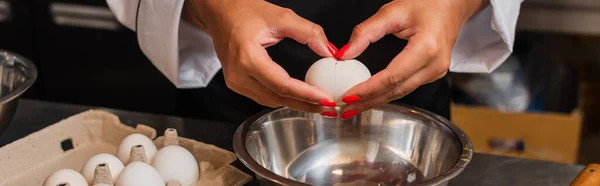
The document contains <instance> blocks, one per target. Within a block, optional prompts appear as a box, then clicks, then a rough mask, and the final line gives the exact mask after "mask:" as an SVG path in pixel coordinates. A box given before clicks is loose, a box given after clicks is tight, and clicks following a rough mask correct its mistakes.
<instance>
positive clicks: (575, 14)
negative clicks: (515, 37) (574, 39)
mask: <svg viewBox="0 0 600 186" xmlns="http://www.w3.org/2000/svg"><path fill="white" fill-rule="evenodd" d="M598 20H600V1H598V0H525V1H524V2H523V3H522V6H521V10H520V15H519V21H518V24H517V30H521V31H538V32H556V33H565V34H583V35H600V24H598Z"/></svg>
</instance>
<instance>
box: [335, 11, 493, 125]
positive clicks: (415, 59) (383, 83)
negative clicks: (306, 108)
mask: <svg viewBox="0 0 600 186" xmlns="http://www.w3.org/2000/svg"><path fill="white" fill-rule="evenodd" d="M488 4H489V0H456V1H448V0H395V1H392V2H390V3H388V4H386V5H384V6H383V7H381V9H380V10H379V11H378V12H377V13H376V14H375V15H373V16H372V17H370V18H369V19H367V20H365V21H364V22H362V23H361V24H359V25H357V26H356V27H355V28H354V31H353V33H352V36H351V38H350V41H349V43H348V45H349V46H348V47H347V49H346V51H345V54H344V55H343V56H342V58H343V59H352V58H355V57H357V56H358V55H360V54H361V53H362V52H363V51H364V50H365V49H366V48H367V47H368V46H369V44H370V43H373V42H376V41H378V40H379V39H381V38H382V37H384V36H385V35H387V34H394V35H395V36H396V37H399V38H401V39H406V40H408V44H407V45H406V47H405V48H404V50H403V51H402V52H400V54H398V55H397V56H396V57H395V58H394V59H393V60H392V61H391V62H390V64H389V65H388V66H387V68H386V69H384V70H382V71H380V72H379V73H377V74H375V75H373V76H372V77H371V78H369V79H368V80H367V81H365V82H363V83H360V84H358V85H356V86H354V87H353V88H351V89H350V90H349V91H348V92H347V93H346V94H345V96H347V97H345V98H346V99H345V100H346V101H349V102H353V103H351V104H349V105H348V106H346V107H345V108H344V113H343V114H342V118H343V119H349V118H351V117H353V116H354V115H356V113H360V112H362V111H365V110H368V109H371V108H373V107H376V106H378V105H382V104H385V103H387V102H389V101H392V100H395V99H398V98H401V97H403V96H406V95H407V94H409V93H410V92H412V91H413V90H415V89H416V88H417V87H419V86H421V85H423V84H427V83H430V82H433V81H435V80H437V79H439V78H442V77H444V76H445V75H446V72H447V71H448V68H449V66H450V57H451V54H452V47H453V45H454V42H455V40H456V38H457V36H458V33H459V30H460V28H461V27H462V26H463V25H464V24H465V23H466V21H467V20H468V19H469V18H470V17H471V16H473V15H474V14H476V13H477V12H479V11H480V10H481V9H483V8H484V7H486V6H487V5H488ZM398 47H401V46H398ZM356 100H358V101H356ZM355 101H356V102H355Z"/></svg>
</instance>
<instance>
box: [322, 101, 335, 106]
mask: <svg viewBox="0 0 600 186" xmlns="http://www.w3.org/2000/svg"><path fill="white" fill-rule="evenodd" d="M319 105H321V106H324V107H335V106H336V103H335V102H333V101H327V100H323V101H319Z"/></svg>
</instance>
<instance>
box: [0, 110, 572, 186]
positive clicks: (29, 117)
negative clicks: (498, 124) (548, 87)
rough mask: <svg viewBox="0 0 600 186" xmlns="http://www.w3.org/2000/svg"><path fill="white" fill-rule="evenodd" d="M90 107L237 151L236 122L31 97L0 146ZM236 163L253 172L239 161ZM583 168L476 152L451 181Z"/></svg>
mask: <svg viewBox="0 0 600 186" xmlns="http://www.w3.org/2000/svg"><path fill="white" fill-rule="evenodd" d="M89 109H101V110H105V111H109V112H112V113H114V114H116V115H118V116H119V119H120V120H121V122H123V123H125V124H128V125H131V126H134V125H135V124H146V125H148V126H151V127H154V128H155V129H157V131H164V130H165V129H166V128H167V127H173V128H176V129H177V130H178V132H179V134H180V135H181V136H184V137H187V138H193V139H195V140H198V141H202V142H204V143H209V144H213V145H216V146H219V147H221V148H223V149H227V150H229V151H233V147H232V136H233V133H234V132H235V130H236V129H237V125H235V124H229V123H220V122H214V121H202V120H194V119H186V118H180V117H173V116H164V115H155V114H147V113H139V112H130V111H123V110H115V109H107V108H97V107H88V106H81V105H69V104H60V103H52V102H42V101H35V100H28V99H21V100H20V103H19V107H18V109H17V113H16V115H15V117H14V119H13V122H12V124H11V126H9V128H8V129H7V130H6V131H5V132H4V134H3V135H2V136H0V146H4V145H6V144H8V143H10V142H13V141H15V140H18V139H20V138H22V137H25V136H27V135H28V134H31V133H33V132H35V131H38V130H41V129H43V128H44V127H46V126H48V125H50V124H53V123H56V122H58V121H60V120H62V119H64V118H66V117H69V116H71V115H75V114H77V113H80V112H82V111H85V110H89ZM233 165H234V166H236V167H238V168H239V169H241V170H242V171H245V172H247V173H249V174H251V175H252V173H251V172H250V171H249V170H248V169H246V168H245V167H244V166H243V165H242V164H241V163H240V162H239V161H236V162H235V163H234V164H233ZM582 169H583V166H582V165H567V164H558V163H551V162H543V161H533V160H525V159H516V158H509V157H501V156H492V155H484V154H475V155H474V156H473V160H472V161H471V163H470V165H469V166H468V167H467V168H466V169H465V171H464V172H463V173H462V174H461V175H460V176H458V177H457V178H455V179H454V180H452V181H451V182H450V184H449V185H452V186H454V185H456V186H462V185H510V186H521V185H523V186H535V185H544V186H549V185H560V186H564V185H569V184H570V183H571V181H572V180H573V179H574V178H575V177H576V176H577V174H578V173H579V171H581V170H582ZM248 185H256V183H255V182H251V183H249V184H248Z"/></svg>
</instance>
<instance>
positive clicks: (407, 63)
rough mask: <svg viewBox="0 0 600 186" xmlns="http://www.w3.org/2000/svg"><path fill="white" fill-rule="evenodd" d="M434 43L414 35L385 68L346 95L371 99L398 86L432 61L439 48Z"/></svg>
mask: <svg viewBox="0 0 600 186" xmlns="http://www.w3.org/2000/svg"><path fill="white" fill-rule="evenodd" d="M432 43H434V42H433V41H430V40H429V39H424V38H423V39H421V38H419V37H418V36H414V37H413V38H412V39H411V40H410V41H409V42H408V45H407V46H406V47H405V48H404V50H403V51H402V52H400V54H398V56H396V57H395V58H394V59H393V60H392V62H390V64H389V65H388V66H387V67H386V68H385V69H384V70H382V71H380V72H379V73H377V74H375V75H373V76H372V77H371V78H369V79H368V80H367V81H364V82H362V83H359V84H358V85H356V86H354V87H352V88H351V89H350V90H348V91H347V92H346V93H345V95H344V96H352V95H355V96H358V97H359V98H360V99H370V98H371V97H374V96H378V95H379V94H382V93H383V92H387V91H388V90H391V89H393V88H395V87H397V86H398V85H399V84H401V83H403V82H404V81H406V80H407V79H408V78H409V77H411V76H412V75H413V74H415V73H416V72H417V71H418V70H420V69H421V68H423V67H424V66H425V65H426V64H427V63H428V62H430V60H431V59H432V56H433V55H436V53H437V51H436V50H437V49H436V48H435V47H434V44H432ZM429 79H430V78H428V79H426V80H429Z"/></svg>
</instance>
